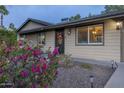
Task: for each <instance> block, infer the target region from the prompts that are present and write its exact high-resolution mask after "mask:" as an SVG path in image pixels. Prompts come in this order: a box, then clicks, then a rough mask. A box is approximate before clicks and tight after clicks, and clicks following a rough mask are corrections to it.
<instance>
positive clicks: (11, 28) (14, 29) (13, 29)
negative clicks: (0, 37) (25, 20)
mask: <svg viewBox="0 0 124 93" xmlns="http://www.w3.org/2000/svg"><path fill="white" fill-rule="evenodd" d="M9 30H10V31H16V28H15V25H14V24H13V23H10V24H9Z"/></svg>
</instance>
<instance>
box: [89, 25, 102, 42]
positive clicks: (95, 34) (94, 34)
mask: <svg viewBox="0 0 124 93" xmlns="http://www.w3.org/2000/svg"><path fill="white" fill-rule="evenodd" d="M102 38H103V26H102V25H94V26H89V43H102Z"/></svg>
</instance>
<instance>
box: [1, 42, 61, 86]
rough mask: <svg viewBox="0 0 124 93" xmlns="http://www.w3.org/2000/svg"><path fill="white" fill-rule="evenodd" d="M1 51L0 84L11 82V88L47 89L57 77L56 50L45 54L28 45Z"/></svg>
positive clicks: (57, 60)
mask: <svg viewBox="0 0 124 93" xmlns="http://www.w3.org/2000/svg"><path fill="white" fill-rule="evenodd" d="M19 44H20V43H19ZM20 45H21V46H22V44H20ZM3 50H4V53H3V54H4V55H3V54H2V57H3V56H4V57H5V60H3V61H0V62H2V63H1V65H0V83H5V82H12V83H14V84H13V86H12V87H48V86H49V85H51V84H52V81H53V80H54V79H55V77H56V75H57V67H58V62H59V58H58V57H57V56H58V54H59V52H58V48H55V49H54V51H52V52H51V51H48V52H47V53H44V52H43V50H41V49H40V48H38V47H35V48H31V47H30V46H29V45H26V46H24V47H21V48H19V47H9V48H8V47H7V48H5V49H3ZM49 50H50V49H49Z"/></svg>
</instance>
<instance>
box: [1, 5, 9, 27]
mask: <svg viewBox="0 0 124 93" xmlns="http://www.w3.org/2000/svg"><path fill="white" fill-rule="evenodd" d="M8 14H9V11H8V10H7V9H6V7H5V6H4V5H0V20H1V22H0V26H1V27H3V15H8Z"/></svg>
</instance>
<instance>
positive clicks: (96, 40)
mask: <svg viewBox="0 0 124 93" xmlns="http://www.w3.org/2000/svg"><path fill="white" fill-rule="evenodd" d="M76 43H77V44H103V24H98V25H91V26H85V27H79V28H77V32H76Z"/></svg>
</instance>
